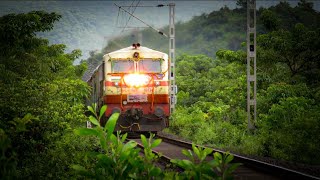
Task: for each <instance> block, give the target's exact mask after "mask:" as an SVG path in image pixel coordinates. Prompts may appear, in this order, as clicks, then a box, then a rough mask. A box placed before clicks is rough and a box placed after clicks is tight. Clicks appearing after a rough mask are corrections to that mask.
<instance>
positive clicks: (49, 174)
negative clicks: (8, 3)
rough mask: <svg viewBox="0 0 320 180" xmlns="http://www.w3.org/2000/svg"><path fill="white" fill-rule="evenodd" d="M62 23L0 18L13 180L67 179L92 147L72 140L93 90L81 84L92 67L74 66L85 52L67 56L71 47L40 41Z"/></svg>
mask: <svg viewBox="0 0 320 180" xmlns="http://www.w3.org/2000/svg"><path fill="white" fill-rule="evenodd" d="M60 17H61V16H60V15H58V14H56V13H46V12H43V11H32V12H29V13H25V14H9V15H5V16H3V17H0V34H1V35H0V47H1V52H0V74H1V75H0V92H1V93H0V101H1V103H0V108H1V112H0V119H1V121H0V128H1V129H3V130H4V133H5V134H6V135H7V136H8V137H10V139H9V140H10V142H11V143H10V148H6V153H5V155H6V157H7V158H9V159H10V161H9V160H8V159H7V160H8V163H6V164H4V165H5V169H6V172H5V174H6V173H7V172H10V173H9V175H8V176H7V177H9V178H10V177H11V178H14V177H16V178H19V179H24V178H26V179H30V178H36V179H39V178H43V179H47V178H53V177H55V178H67V177H69V176H71V175H72V174H71V171H70V169H69V165H70V164H69V163H76V162H79V159H77V158H75V157H79V154H82V153H83V151H84V150H86V148H88V147H90V146H91V145H90V143H89V145H86V146H84V145H85V143H87V144H88V142H89V141H88V140H87V139H84V138H81V139H79V138H77V139H75V138H74V139H73V140H72V136H71V134H72V131H71V129H72V128H74V127H78V126H82V125H83V124H84V123H85V116H84V111H83V108H84V106H83V104H82V102H83V99H84V97H85V96H86V95H87V93H88V90H89V88H88V86H87V85H86V83H84V82H82V81H81V80H80V79H79V78H80V76H81V74H82V73H83V71H84V70H85V69H86V65H85V64H80V65H79V66H77V67H76V66H73V62H74V61H75V60H76V58H77V57H79V55H80V54H81V52H80V51H79V50H74V51H72V52H71V53H69V54H65V53H64V50H65V48H66V46H65V45H62V44H58V45H57V44H53V45H49V42H48V40H46V39H42V38H38V37H36V33H37V32H39V31H48V30H51V29H52V28H53V24H54V22H55V21H57V20H58V19H60ZM66 142H68V143H66ZM4 147H6V146H1V149H2V148H4ZM73 148H75V149H77V150H76V151H75V149H73ZM11 157H12V158H11ZM60 158H62V159H60ZM11 160H14V161H11ZM9 162H10V163H9ZM11 162H12V163H11ZM1 165H2V163H1ZM11 165H12V166H11ZM13 165H14V166H13ZM11 170H12V171H11ZM1 174H2V173H1ZM7 174H8V173H7Z"/></svg>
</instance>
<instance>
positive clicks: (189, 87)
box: [0, 0, 320, 179]
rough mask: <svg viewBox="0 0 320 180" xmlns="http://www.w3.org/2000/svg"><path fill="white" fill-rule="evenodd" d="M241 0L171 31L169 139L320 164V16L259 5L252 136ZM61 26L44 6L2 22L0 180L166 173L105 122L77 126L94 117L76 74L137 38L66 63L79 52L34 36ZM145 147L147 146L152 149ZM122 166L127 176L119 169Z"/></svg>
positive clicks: (161, 42)
mask: <svg viewBox="0 0 320 180" xmlns="http://www.w3.org/2000/svg"><path fill="white" fill-rule="evenodd" d="M237 5H238V6H237V8H235V9H229V8H228V7H223V8H221V9H220V10H218V11H212V12H211V13H204V14H202V15H200V16H195V17H193V18H192V19H191V20H190V21H187V22H178V23H177V24H176V33H177V34H176V48H177V55H176V57H177V58H176V74H177V75H176V83H177V85H178V88H179V91H178V104H177V107H176V110H175V112H174V113H173V114H172V116H171V118H170V127H169V128H167V129H165V132H166V133H172V134H175V135H178V136H181V137H183V138H185V139H188V140H191V141H193V142H194V143H195V144H206V145H211V146H214V147H217V148H220V149H225V150H229V151H231V152H237V153H241V154H249V155H255V156H262V157H271V158H275V159H280V160H286V161H292V162H296V163H304V164H309V165H319V163H320V155H319V153H318V151H319V149H320V138H319V137H320V104H319V102H320V82H319V80H320V60H319V59H320V38H319V37H320V14H319V12H318V11H316V10H315V9H314V7H313V6H314V4H313V3H312V2H308V1H305V0H301V1H300V2H299V3H298V4H297V5H296V6H294V7H293V6H290V4H289V3H287V2H279V4H277V5H274V6H271V7H268V8H262V7H261V8H259V9H258V10H257V45H258V47H257V78H258V79H257V82H258V85H257V88H258V94H257V104H258V107H257V109H258V118H257V121H256V122H254V128H253V129H250V130H249V129H248V127H247V126H248V125H247V124H248V123H247V115H246V44H245V41H246V39H245V38H246V4H245V1H241V0H239V1H238V2H237ZM59 19H61V15H59V14H57V13H55V12H51V13H49V12H44V11H31V12H28V13H20V14H7V15H3V16H2V17H0V49H1V51H0V85H1V86H0V100H1V101H0V108H1V112H0V151H1V158H0V179H17V178H18V179H24V178H26V179H42V178H46V179H67V178H81V177H83V176H86V177H90V178H98V177H107V178H109V179H112V178H115V177H118V178H120V179H121V178H131V179H139V178H141V177H143V176H142V175H145V174H148V177H149V178H152V177H162V178H164V177H171V178H172V177H174V176H175V174H174V173H173V172H171V173H165V172H160V170H159V169H157V168H156V167H154V165H153V164H152V161H150V159H151V160H152V159H153V158H155V157H152V155H150V157H148V156H147V157H146V159H143V158H139V157H138V155H137V152H136V151H135V150H133V146H134V144H127V146H125V147H123V146H122V145H119V142H120V141H121V140H122V139H118V141H117V140H115V139H116V138H117V137H116V136H115V135H111V134H112V133H110V132H112V124H111V123H110V125H109V126H108V128H110V129H107V133H106V134H103V133H102V134H99V133H101V132H100V130H99V131H98V130H97V131H90V130H89V131H86V130H84V129H81V128H83V127H85V125H86V121H87V120H88V117H87V116H86V115H85V114H88V112H90V111H92V112H95V110H93V109H92V107H91V108H89V110H87V107H85V104H84V99H85V97H86V96H87V95H88V94H89V91H90V87H88V85H87V84H86V82H84V81H83V80H82V79H86V78H87V77H88V75H89V74H90V71H91V70H92V69H93V68H94V67H95V66H97V65H98V64H99V63H100V62H101V60H102V56H103V55H104V54H106V53H108V52H112V51H114V50H116V49H119V46H122V47H127V46H129V45H130V44H132V42H133V41H137V37H136V36H132V35H126V36H122V37H117V38H114V39H112V40H110V41H109V43H108V44H107V46H106V47H104V48H103V49H102V50H101V52H96V51H92V52H91V53H90V57H89V58H88V59H86V60H82V61H81V62H80V63H79V64H78V65H74V61H76V60H77V58H78V57H80V56H81V51H80V50H78V49H75V50H73V51H72V52H70V53H66V52H65V50H66V48H67V47H66V45H64V44H50V43H49V41H48V40H47V39H45V38H43V37H39V36H38V35H37V33H39V32H47V31H50V30H51V29H52V28H53V27H54V23H55V22H56V21H59ZM166 29H168V27H163V31H167V30H166ZM141 33H142V36H143V46H147V47H150V48H153V49H156V50H160V51H163V52H167V51H168V50H167V49H168V41H167V39H164V38H163V37H161V36H159V35H158V34H157V33H154V32H153V31H152V30H150V29H145V30H142V31H141ZM115 116H116V115H115ZM100 117H101V116H99V115H98V114H96V115H95V116H94V118H95V120H99V118H100ZM113 119H116V117H113ZM91 120H92V119H91ZM95 120H92V121H94V122H95ZM114 121H115V120H113V121H110V122H114ZM99 128H101V129H103V128H102V127H99ZM88 134H92V135H96V136H97V137H98V138H96V137H94V136H85V135H88ZM102 136H106V137H107V139H103V138H101V137H102ZM124 138H125V137H124ZM102 141H108V142H109V143H110V144H112V145H111V146H110V147H111V149H112V151H111V150H110V149H109V150H110V152H109V150H108V149H107V148H106V147H104V146H103V145H102V146H101V147H100V145H101V144H103V143H102ZM153 142H154V144H149V146H150V147H153V146H156V145H157V144H158V143H160V141H159V140H154V141H153ZM100 143H101V144H100ZM116 147H119V149H121V148H126V151H125V150H124V152H128V153H127V154H125V155H126V157H128V159H129V160H128V161H125V162H122V161H121V163H123V164H121V163H120V162H117V161H114V162H111V161H109V160H110V159H116V157H117V154H113V153H115V152H117V150H119V149H117V148H116ZM106 152H107V153H106ZM121 152H122V151H121ZM302 152H303V153H302ZM97 153H100V154H103V153H106V154H107V155H109V156H103V157H102V156H99V155H97ZM97 157H98V160H97ZM99 157H100V158H101V159H99ZM147 158H149V159H147ZM130 160H131V161H130ZM97 162H99V163H100V164H99V163H98V164H97ZM103 163H106V164H107V165H106V164H103ZM108 163H109V164H108ZM126 165H127V166H126ZM135 166H140V167H143V168H145V169H143V168H142V169H134V168H133V167H135ZM107 167H109V169H108V168H107ZM110 167H113V170H110ZM124 167H132V169H131V170H132V171H129V170H128V171H125V172H126V173H122V174H121V173H120V172H121V170H119V171H117V170H118V169H117V168H124ZM103 168H105V169H103ZM93 172H94V173H93ZM119 174H121V175H119ZM189 175H190V174H189Z"/></svg>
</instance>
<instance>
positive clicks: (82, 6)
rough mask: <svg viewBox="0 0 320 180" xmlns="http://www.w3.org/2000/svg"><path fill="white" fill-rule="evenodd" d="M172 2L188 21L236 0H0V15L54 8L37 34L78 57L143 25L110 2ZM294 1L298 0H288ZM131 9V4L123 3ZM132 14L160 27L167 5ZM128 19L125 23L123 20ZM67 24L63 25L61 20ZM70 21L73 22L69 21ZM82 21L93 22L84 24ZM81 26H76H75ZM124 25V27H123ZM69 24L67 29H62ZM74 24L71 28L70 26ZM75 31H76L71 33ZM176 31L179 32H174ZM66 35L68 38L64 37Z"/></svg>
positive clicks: (269, 1)
mask: <svg viewBox="0 0 320 180" xmlns="http://www.w3.org/2000/svg"><path fill="white" fill-rule="evenodd" d="M170 2H174V3H175V4H176V16H175V19H176V22H178V21H188V20H190V19H191V18H192V17H193V16H197V15H201V14H202V13H210V12H212V11H214V10H219V9H220V8H221V7H223V6H228V7H229V8H230V9H234V8H236V7H237V6H236V0H220V1H217V0H211V1H160V0H158V1H138V0H135V1H0V15H1V16H2V15H4V14H8V13H24V12H28V11H31V10H45V11H48V12H57V13H59V14H61V15H62V19H61V20H60V21H59V22H57V23H56V24H55V27H54V29H53V30H52V31H51V32H47V33H41V34H40V35H41V36H43V37H45V38H48V39H49V40H50V42H51V43H53V44H56V43H63V44H66V45H67V46H68V49H67V51H71V50H72V49H81V50H82V51H83V56H82V58H83V59H85V58H87V57H89V51H95V50H100V49H102V48H103V47H104V46H105V45H106V44H107V42H108V40H109V39H111V38H112V37H114V36H120V35H124V34H127V33H130V32H131V31H132V30H133V27H146V26H145V25H144V24H142V23H141V22H139V21H138V20H136V19H135V18H132V17H131V18H130V20H129V21H128V19H129V15H128V14H127V13H125V12H123V11H119V8H118V7H117V6H115V5H114V3H116V4H118V5H120V6H130V5H132V6H135V5H139V6H156V5H158V4H168V3H170ZM288 2H289V3H290V4H291V5H293V6H294V5H296V4H297V3H298V2H299V1H293V0H292V1H288ZM278 3H279V1H275V0H267V1H265V0H261V1H260V0H258V1H257V8H259V7H261V6H263V7H269V6H272V5H276V4H278ZM124 8H126V9H127V10H128V11H130V12H133V9H135V8H128V7H124ZM314 8H315V9H316V10H318V11H319V9H320V2H319V1H314ZM133 13H134V15H135V16H137V17H139V18H140V19H142V20H143V21H145V22H146V23H147V24H149V25H151V26H153V27H155V28H161V27H163V26H165V25H167V24H168V23H169V16H168V7H163V8H158V7H137V8H136V9H135V10H134V12H133ZM127 22H128V23H127ZM66 23H67V24H68V25H69V26H66V25H65V24H66ZM73 23H74V24H73ZM83 24H89V25H90V24H94V26H86V25H83ZM77 25H78V26H81V27H80V28H75V27H77ZM126 25H127V28H123V27H124V26H126ZM64 28H69V29H64ZM73 28H74V29H73ZM74 32H76V33H74ZM176 33H179V32H176ZM64 37H68V38H64Z"/></svg>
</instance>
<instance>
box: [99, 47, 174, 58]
mask: <svg viewBox="0 0 320 180" xmlns="http://www.w3.org/2000/svg"><path fill="white" fill-rule="evenodd" d="M134 52H139V53H142V55H141V56H143V57H145V58H163V59H167V58H168V55H167V54H166V53H163V52H160V51H156V50H153V49H150V48H147V47H144V46H140V47H139V48H134V47H132V46H130V47H126V48H123V49H120V50H117V51H113V52H110V53H108V54H105V55H104V56H103V58H104V59H111V58H127V57H132V55H133V53H134Z"/></svg>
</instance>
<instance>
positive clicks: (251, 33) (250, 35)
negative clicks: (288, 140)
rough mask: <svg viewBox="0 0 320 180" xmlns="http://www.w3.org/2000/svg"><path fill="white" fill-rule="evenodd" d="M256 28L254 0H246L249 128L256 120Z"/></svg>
mask: <svg viewBox="0 0 320 180" xmlns="http://www.w3.org/2000/svg"><path fill="white" fill-rule="evenodd" d="M256 30H257V29H256V1H255V0H247V116H248V129H249V130H250V129H254V122H256V120H257V73H256V72H257V65H256V62H257V59H256V51H257V47H256V45H257V43H256ZM251 64H253V67H251Z"/></svg>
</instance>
